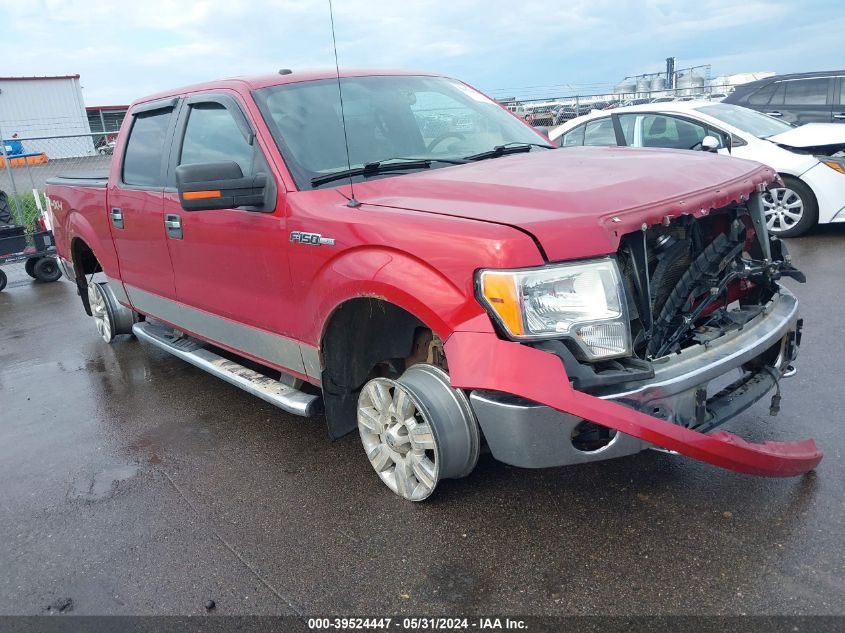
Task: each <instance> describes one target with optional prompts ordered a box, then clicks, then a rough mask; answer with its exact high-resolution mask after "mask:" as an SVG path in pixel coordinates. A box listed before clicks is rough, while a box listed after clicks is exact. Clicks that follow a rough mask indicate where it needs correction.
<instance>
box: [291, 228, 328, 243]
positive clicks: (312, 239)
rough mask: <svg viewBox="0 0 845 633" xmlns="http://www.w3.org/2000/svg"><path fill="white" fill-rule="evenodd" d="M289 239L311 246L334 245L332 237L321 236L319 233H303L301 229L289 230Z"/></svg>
mask: <svg viewBox="0 0 845 633" xmlns="http://www.w3.org/2000/svg"><path fill="white" fill-rule="evenodd" d="M290 241H291V242H299V243H300V244H311V245H312V246H334V238H333V237H323V236H322V235H320V234H319V233H304V232H303V231H291V233H290Z"/></svg>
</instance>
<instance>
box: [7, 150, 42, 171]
mask: <svg viewBox="0 0 845 633" xmlns="http://www.w3.org/2000/svg"><path fill="white" fill-rule="evenodd" d="M48 160H50V159H49V158H48V157H47V154H44V153H43V152H42V153H41V154H30V155H29V156H18V157H17V158H15V157H14V156H12V157H10V158H9V167H23V166H24V165H43V164H44V163H46V162H47V161H48ZM5 166H6V159H5V158H3V157H2V156H0V169H2V168H3V167H5Z"/></svg>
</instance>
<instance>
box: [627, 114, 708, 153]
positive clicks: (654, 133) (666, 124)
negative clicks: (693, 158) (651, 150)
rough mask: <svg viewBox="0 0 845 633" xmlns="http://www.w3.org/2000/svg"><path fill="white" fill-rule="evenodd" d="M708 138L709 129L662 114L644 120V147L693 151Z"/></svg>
mask: <svg viewBox="0 0 845 633" xmlns="http://www.w3.org/2000/svg"><path fill="white" fill-rule="evenodd" d="M705 136H707V128H705V127H704V126H703V125H699V124H697V123H692V122H690V121H686V120H684V119H678V118H675V117H671V116H665V115H660V114H655V115H650V116H646V117H644V118H643V147H668V148H670V149H692V148H693V147H695V146H696V145H697V144H698V143H700V142H701V140H702V139H703V138H704V137H705Z"/></svg>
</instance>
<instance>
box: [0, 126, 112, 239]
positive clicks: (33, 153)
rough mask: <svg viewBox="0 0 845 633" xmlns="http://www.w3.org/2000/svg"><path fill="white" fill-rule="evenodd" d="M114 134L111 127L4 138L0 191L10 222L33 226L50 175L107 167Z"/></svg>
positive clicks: (1, 153) (41, 204)
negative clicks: (89, 131) (92, 131)
mask: <svg viewBox="0 0 845 633" xmlns="http://www.w3.org/2000/svg"><path fill="white" fill-rule="evenodd" d="M116 136H117V132H116V131H115V132H111V133H97V134H72V135H66V136H40V137H24V138H13V139H4V140H3V149H2V152H0V191H3V192H5V194H6V198H7V205H8V208H9V211H10V213H11V214H12V218H13V219H14V223H15V224H19V225H22V226H25V227H28V229H30V230H31V229H32V228H33V226H34V223H35V220H36V219H37V217H38V215H39V214H40V211H41V209H43V206H44V190H45V184H46V182H47V180H49V179H50V178H52V177H54V176H57V175H60V174H64V173H68V172H80V171H87V172H106V171H108V168H109V165H110V163H111V155H112V152H113V151H114V139H115V137H116ZM0 224H2V222H0Z"/></svg>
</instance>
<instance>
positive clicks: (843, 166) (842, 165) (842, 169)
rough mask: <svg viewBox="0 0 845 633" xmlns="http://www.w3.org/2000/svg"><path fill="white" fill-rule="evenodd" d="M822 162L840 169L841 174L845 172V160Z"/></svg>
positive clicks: (836, 169) (834, 168)
mask: <svg viewBox="0 0 845 633" xmlns="http://www.w3.org/2000/svg"><path fill="white" fill-rule="evenodd" d="M822 162H823V163H824V164H825V165H827V166H828V167H830V168H831V169H833V170H835V171H838V172H839V173H840V174H845V161H839V160H822Z"/></svg>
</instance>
